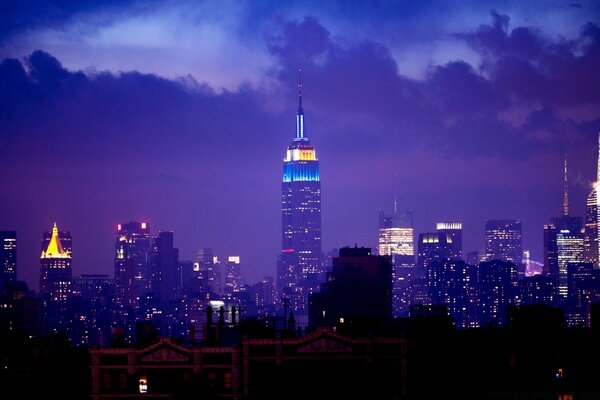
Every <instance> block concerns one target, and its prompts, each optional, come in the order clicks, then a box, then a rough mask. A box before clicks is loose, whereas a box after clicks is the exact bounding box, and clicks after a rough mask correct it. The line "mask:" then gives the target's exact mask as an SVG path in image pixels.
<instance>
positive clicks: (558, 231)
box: [544, 155, 584, 298]
mask: <svg viewBox="0 0 600 400" xmlns="http://www.w3.org/2000/svg"><path fill="white" fill-rule="evenodd" d="M563 171H564V179H563V190H564V193H563V215H562V216H560V217H554V218H551V220H550V223H549V224H545V225H544V274H545V275H548V276H549V277H550V278H552V280H553V281H554V282H555V284H556V287H557V288H558V292H559V294H560V295H561V296H562V297H563V298H565V297H566V296H567V272H568V264H569V263H574V262H581V261H583V255H584V254H583V253H584V237H583V234H582V229H581V228H582V220H581V218H580V217H573V216H571V215H570V213H569V180H568V169H567V157H566V155H565V161H564V169H563Z"/></svg>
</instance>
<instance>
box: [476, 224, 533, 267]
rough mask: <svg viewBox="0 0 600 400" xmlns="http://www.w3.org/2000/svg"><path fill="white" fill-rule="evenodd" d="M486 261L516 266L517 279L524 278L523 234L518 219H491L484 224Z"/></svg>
mask: <svg viewBox="0 0 600 400" xmlns="http://www.w3.org/2000/svg"><path fill="white" fill-rule="evenodd" d="M485 255H486V260H487V261H492V260H500V261H510V262H513V263H514V264H515V265H516V266H517V270H518V273H519V277H524V276H525V266H524V264H523V262H522V261H523V233H522V229H521V221H520V220H518V219H493V220H488V221H487V222H486V223H485Z"/></svg>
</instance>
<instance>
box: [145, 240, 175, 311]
mask: <svg viewBox="0 0 600 400" xmlns="http://www.w3.org/2000/svg"><path fill="white" fill-rule="evenodd" d="M180 282H181V279H180V271H179V250H178V249H176V248H175V247H173V232H168V231H160V232H159V233H158V236H157V237H155V238H152V291H153V292H154V293H155V295H156V297H157V299H158V300H159V301H160V302H169V301H172V300H174V299H175V298H177V296H178V295H179V294H180V289H181V286H180V284H181V283H180Z"/></svg>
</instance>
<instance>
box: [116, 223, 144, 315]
mask: <svg viewBox="0 0 600 400" xmlns="http://www.w3.org/2000/svg"><path fill="white" fill-rule="evenodd" d="M151 283H152V239H151V238H150V224H148V223H146V222H141V223H139V222H134V221H132V222H129V223H127V224H119V225H117V232H116V243H115V304H116V305H117V306H120V307H123V308H131V309H133V310H134V311H135V312H136V313H137V312H139V310H140V300H141V299H142V298H143V297H144V296H145V295H146V294H147V293H149V292H150V291H151V290H152V287H151Z"/></svg>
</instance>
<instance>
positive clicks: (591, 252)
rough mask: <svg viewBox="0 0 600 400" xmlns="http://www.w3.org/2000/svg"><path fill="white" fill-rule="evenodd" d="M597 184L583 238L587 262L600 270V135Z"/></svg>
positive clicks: (588, 211) (589, 200)
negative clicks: (599, 222)
mask: <svg viewBox="0 0 600 400" xmlns="http://www.w3.org/2000/svg"><path fill="white" fill-rule="evenodd" d="M596 168H597V169H596V182H594V184H593V187H592V190H591V192H590V194H589V195H588V197H587V208H586V213H585V232H584V237H583V246H584V258H585V261H587V262H591V263H593V264H594V268H595V269H598V268H600V263H599V257H600V252H599V251H598V247H599V246H600V242H598V219H599V218H598V213H599V212H600V207H598V199H599V196H598V194H597V192H598V184H599V182H600V133H598V165H597V167H596Z"/></svg>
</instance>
